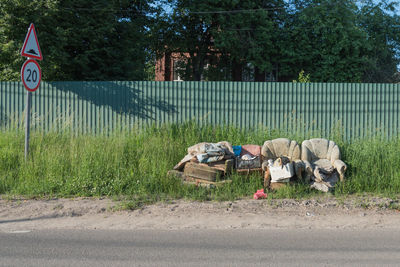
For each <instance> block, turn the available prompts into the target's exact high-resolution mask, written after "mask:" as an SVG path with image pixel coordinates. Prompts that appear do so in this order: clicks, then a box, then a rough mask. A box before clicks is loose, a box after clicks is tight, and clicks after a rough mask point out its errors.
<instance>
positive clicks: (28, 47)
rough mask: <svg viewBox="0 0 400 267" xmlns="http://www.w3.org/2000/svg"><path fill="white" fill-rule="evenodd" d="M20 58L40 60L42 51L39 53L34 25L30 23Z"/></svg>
mask: <svg viewBox="0 0 400 267" xmlns="http://www.w3.org/2000/svg"><path fill="white" fill-rule="evenodd" d="M21 56H23V57H30V58H35V59H39V60H42V59H43V56H42V51H40V46H39V42H38V39H37V36H36V31H35V25H33V23H31V25H30V26H29V29H28V33H27V34H26V37H25V41H24V45H23V46H22V50H21Z"/></svg>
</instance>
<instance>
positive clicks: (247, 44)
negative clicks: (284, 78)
mask: <svg viewBox="0 0 400 267" xmlns="http://www.w3.org/2000/svg"><path fill="white" fill-rule="evenodd" d="M217 7H219V9H217ZM215 9H216V10H217V11H218V10H222V11H221V13H219V14H218V15H217V16H216V17H215V22H214V23H215V24H216V25H218V26H217V27H215V28H214V31H213V38H214V40H215V47H216V49H217V50H218V51H220V52H221V54H222V57H223V58H225V60H224V61H221V63H223V64H229V67H230V69H231V71H232V80H237V81H240V80H242V78H243V77H241V73H242V70H243V68H245V67H246V66H251V67H254V71H255V73H254V76H255V77H254V78H255V80H260V81H264V79H265V73H266V72H272V70H273V69H274V68H275V67H276V65H277V63H278V62H279V60H280V48H279V44H280V37H281V27H282V26H283V24H282V22H283V21H282V19H283V17H284V14H285V4H284V2H283V1H281V0H269V1H254V0H244V1H219V2H218V4H217V5H216V6H215ZM224 11H227V12H224Z"/></svg>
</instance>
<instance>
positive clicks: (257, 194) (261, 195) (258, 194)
mask: <svg viewBox="0 0 400 267" xmlns="http://www.w3.org/2000/svg"><path fill="white" fill-rule="evenodd" d="M266 197H267V194H265V193H264V189H260V190H257V192H255V193H254V199H259V198H266Z"/></svg>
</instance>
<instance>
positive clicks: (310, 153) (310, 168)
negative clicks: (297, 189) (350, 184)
mask: <svg viewBox="0 0 400 267" xmlns="http://www.w3.org/2000/svg"><path fill="white" fill-rule="evenodd" d="M301 159H302V160H303V162H304V166H305V169H306V173H307V179H308V180H309V179H310V178H311V176H312V175H313V172H314V170H315V168H317V167H318V168H319V170H320V171H322V172H324V173H326V174H330V173H332V172H333V171H334V170H337V172H338V174H339V177H340V181H343V180H344V173H345V171H346V169H347V165H346V164H345V163H344V162H343V161H342V160H340V150H339V147H338V146H337V145H336V144H335V142H333V141H329V140H327V139H322V138H314V139H310V140H305V141H303V143H302V144H301Z"/></svg>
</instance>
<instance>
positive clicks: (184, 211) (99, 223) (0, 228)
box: [0, 196, 400, 232]
mask: <svg viewBox="0 0 400 267" xmlns="http://www.w3.org/2000/svg"><path fill="white" fill-rule="evenodd" d="M121 205H123V202H119V201H113V200H111V199H108V198H101V199H98V198H74V199H49V200H45V199H40V200H31V199H6V198H4V197H3V198H2V199H0V232H12V231H24V230H45V229H108V230H111V229H116V230H130V229H158V230H179V229H400V216H399V215H400V213H399V211H398V207H399V201H398V200H392V199H390V198H378V197H368V196H366V197H348V198H345V199H336V198H334V197H329V196H326V197H321V198H317V199H305V200H292V199H281V200H253V199H242V200H237V201H232V202H226V201H225V202H196V201H187V200H174V201H170V202H168V203H167V202H159V203H156V204H153V205H148V206H145V207H142V208H139V209H136V210H133V211H132V210H118V207H120V206H121Z"/></svg>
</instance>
